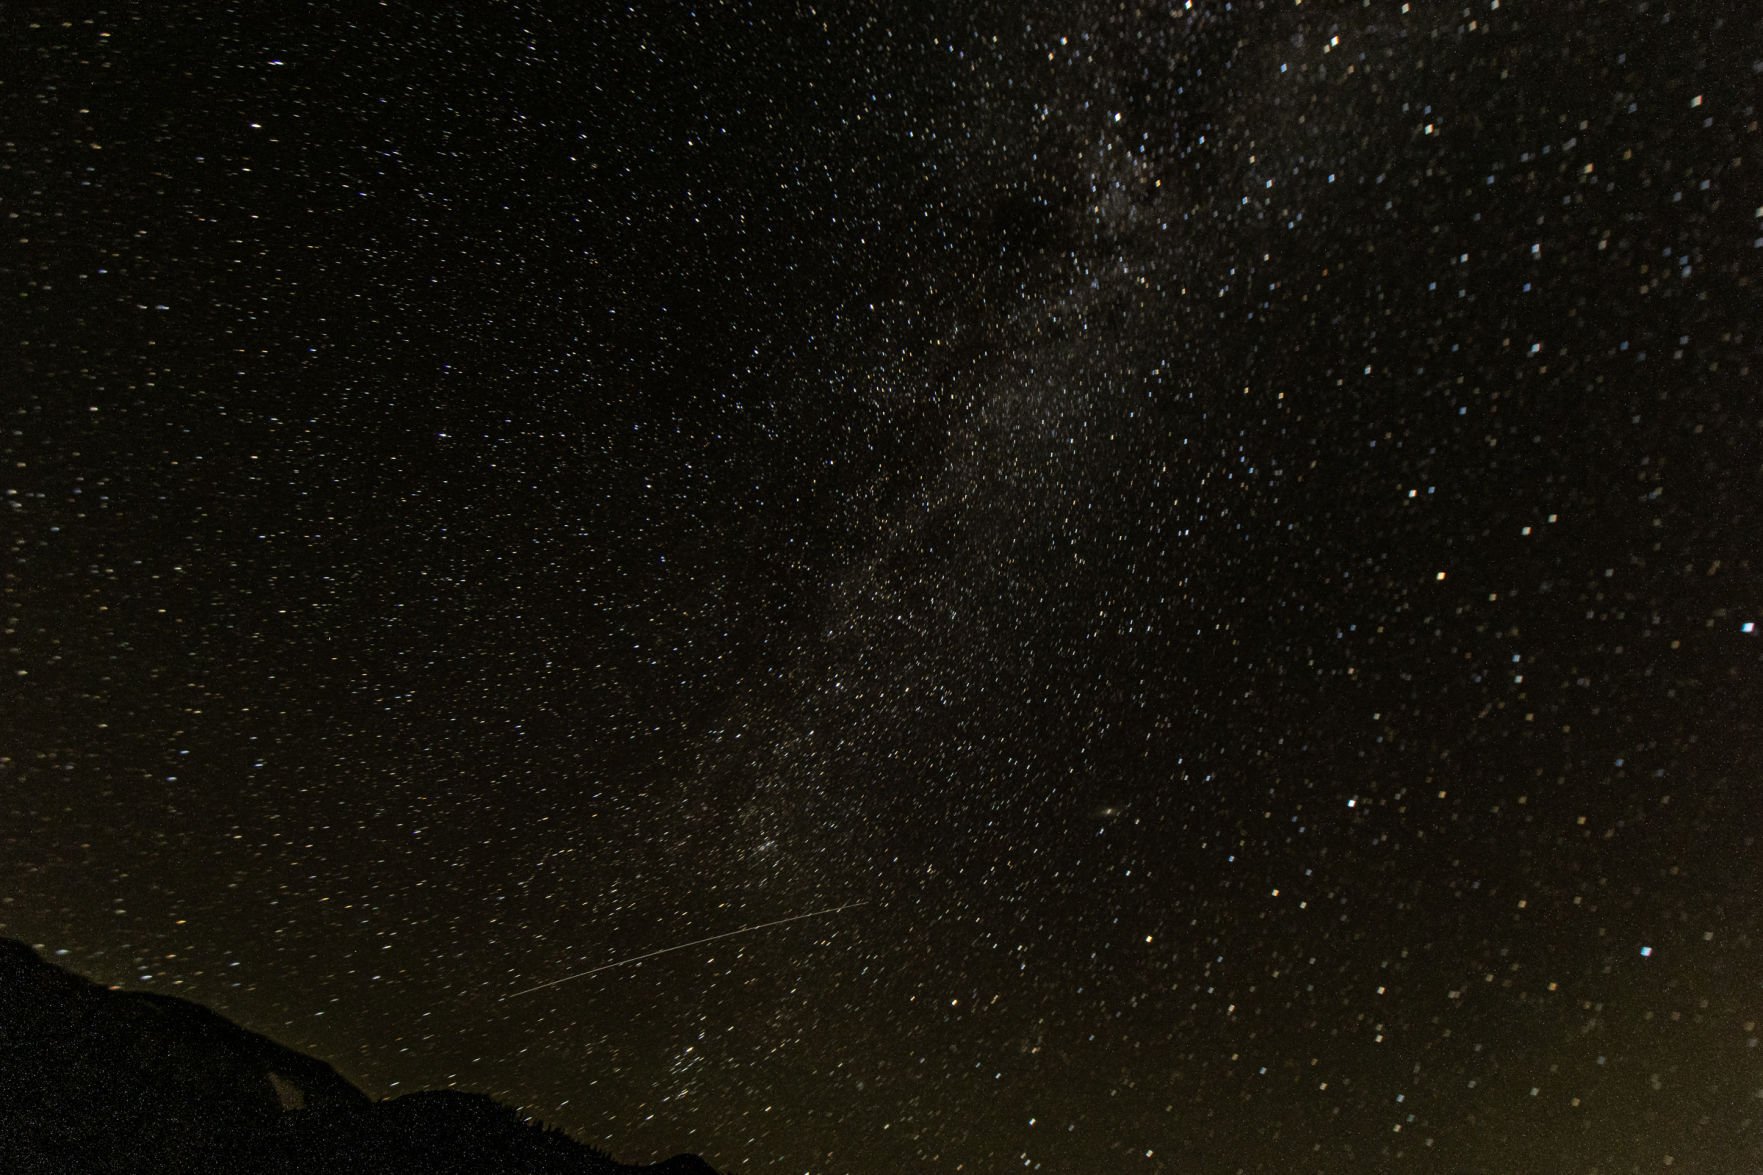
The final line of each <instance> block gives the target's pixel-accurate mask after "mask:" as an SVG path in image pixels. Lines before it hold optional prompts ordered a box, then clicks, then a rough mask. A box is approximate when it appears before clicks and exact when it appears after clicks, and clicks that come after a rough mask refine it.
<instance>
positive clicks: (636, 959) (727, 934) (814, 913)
mask: <svg viewBox="0 0 1763 1175" xmlns="http://www.w3.org/2000/svg"><path fill="white" fill-rule="evenodd" d="M868 904H869V902H868V901H867V900H865V901H861V902H847V903H845V904H844V905H842V906H828V907H827V908H826V909H824V910H810V911H808V913H806V914H792V915H790V916H789V917H788V918H779V919H778V920H777V921H775V922H758V923H755V924H754V925H752V926H743V927H741V928H740V929H739V930H725V931H723V932H722V933H721V934H712V935H709V936H707V937H705V938H694V939H693V940H692V941H691V942H682V943H679V944H678V945H676V946H671V947H662V948H661V949H660V950H658V951H650V952H649V953H648V954H646V955H632V956H631V957H630V958H628V959H619V960H617V961H616V962H612V963H602V964H600V965H599V966H598V967H589V968H588V969H587V970H586V971H577V972H576V973H575V974H574V975H565V976H564V977H563V978H562V979H553V980H551V981H550V982H548V983H541V984H538V985H536V986H533V987H523V988H521V989H520V990H519V991H515V992H510V993H509V994H507V995H505V996H503V997H502V999H503V1000H511V999H514V998H516V997H518V996H523V995H531V994H532V993H533V992H535V991H543V990H545V989H546V988H547V987H556V986H557V985H558V984H559V983H568V982H569V981H570V980H572V979H582V978H584V977H586V976H589V975H593V974H596V973H598V972H601V971H610V970H612V968H614V967H623V966H624V965H626V964H627V963H641V962H642V961H643V960H644V959H653V958H654V957H655V956H656V955H665V954H667V953H669V952H670V951H683V950H685V949H686V948H687V947H695V946H701V945H703V944H704V943H707V942H715V941H716V940H717V939H719V938H733V937H734V936H735V935H737V934H750V933H751V932H753V931H755V930H765V929H767V928H768V927H772V926H782V925H783V924H784V923H786V922H800V921H802V919H804V918H819V917H821V916H822V915H824V914H837V913H838V912H839V911H841V910H854V909H856V908H857V907H858V906H867V905H868Z"/></svg>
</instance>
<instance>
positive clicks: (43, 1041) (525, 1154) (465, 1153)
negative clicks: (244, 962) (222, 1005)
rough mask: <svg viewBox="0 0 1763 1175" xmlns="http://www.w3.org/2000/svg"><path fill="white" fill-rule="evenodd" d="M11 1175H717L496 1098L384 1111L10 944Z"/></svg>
mask: <svg viewBox="0 0 1763 1175" xmlns="http://www.w3.org/2000/svg"><path fill="white" fill-rule="evenodd" d="M0 1171H6V1172H8V1173H11V1175H36V1173H37V1172H45V1173H46V1172H67V1171H81V1172H93V1173H105V1172H115V1173H117V1175H122V1173H123V1172H129V1173H131V1175H134V1173H140V1175H159V1173H165V1175H171V1173H174V1172H175V1173H179V1175H182V1173H190V1175H198V1173H199V1175H226V1173H229V1172H234V1171H239V1172H245V1171H250V1172H264V1173H265V1175H353V1173H355V1172H361V1173H363V1175H366V1173H368V1172H372V1173H374V1175H405V1173H408V1175H416V1173H418V1172H422V1173H425V1175H426V1173H432V1172H450V1171H457V1172H472V1173H478V1172H482V1173H485V1175H499V1173H502V1172H509V1173H513V1172H521V1173H522V1175H615V1173H630V1172H644V1173H647V1175H716V1173H715V1172H714V1171H713V1170H712V1169H711V1168H710V1166H709V1165H708V1164H706V1163H705V1162H704V1161H703V1160H702V1159H700V1158H697V1157H696V1156H693V1155H678V1156H675V1157H674V1158H671V1159H668V1160H667V1161H665V1162H662V1163H657V1164H654V1165H653V1166H648V1167H630V1166H625V1165H623V1164H620V1163H616V1162H614V1161H613V1160H612V1159H611V1158H610V1157H609V1156H607V1155H606V1154H604V1153H603V1152H601V1151H598V1150H595V1149H594V1148H592V1147H588V1146H584V1145H582V1144H581V1143H579V1142H576V1141H575V1140H574V1139H572V1138H570V1137H569V1136H568V1135H566V1134H564V1133H563V1132H561V1131H558V1130H552V1129H547V1128H545V1127H543V1126H540V1125H537V1124H535V1123H533V1122H531V1121H530V1120H528V1119H527V1118H526V1117H524V1116H523V1115H522V1114H521V1113H520V1112H519V1111H518V1110H515V1109H513V1108H511V1107H509V1106H505V1105H503V1104H501V1103H500V1102H497V1101H496V1100H494V1099H493V1098H490V1097H488V1096H486V1095H484V1094H477V1093H461V1092H457V1091H454V1090H434V1091H428V1092H423V1093H410V1094H405V1095H403V1096H401V1097H396V1098H391V1099H388V1100H384V1101H375V1100H373V1099H372V1098H369V1097H368V1096H367V1095H366V1094H364V1093H362V1092H361V1091H360V1090H359V1089H357V1088H355V1086H353V1085H351V1084H350V1083H349V1082H348V1081H345V1080H344V1079H343V1078H342V1077H341V1076H340V1075H339V1074H338V1073H337V1071H336V1070H335V1069H332V1068H331V1067H330V1066H329V1065H327V1064H325V1063H324V1062H323V1061H320V1060H317V1059H316V1058H313V1057H309V1056H307V1055H306V1054H304V1053H300V1052H297V1051H295V1050H293V1049H290V1048H287V1047H285V1046H283V1045H279V1044H277V1043H276V1042H275V1041H273V1040H270V1039H269V1038H268V1037H264V1036H259V1035H258V1034H257V1033H255V1032H249V1031H247V1030H245V1029H243V1028H241V1027H239V1026H238V1025H237V1024H234V1023H233V1022H232V1021H230V1020H228V1019H226V1018H225V1017H224V1016H221V1015H219V1014H218V1013H215V1012H212V1011H210V1010H209V1009H207V1008H204V1007H202V1006H201V1005H200V1004H195V1003H191V1002H190V1001H189V1000H183V999H178V998H176V997H174V996H165V995H157V994H153V993H148V992H130V991H112V990H110V989H109V988H106V987H103V986H100V985H99V984H96V983H93V982H91V981H89V980H87V979H84V978H82V977H80V976H78V975H75V974H73V973H71V972H69V971H66V970H64V969H62V968H60V967H57V966H55V965H54V964H52V963H49V962H47V961H45V960H43V959H42V958H40V957H38V955H37V953H36V952H35V951H33V950H32V949H31V948H30V947H29V946H27V945H25V944H24V943H22V942H18V941H16V940H14V939H9V938H0Z"/></svg>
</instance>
